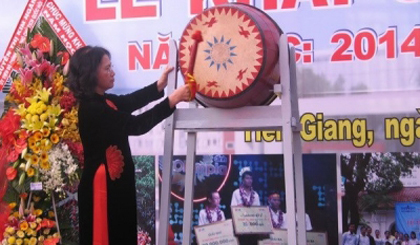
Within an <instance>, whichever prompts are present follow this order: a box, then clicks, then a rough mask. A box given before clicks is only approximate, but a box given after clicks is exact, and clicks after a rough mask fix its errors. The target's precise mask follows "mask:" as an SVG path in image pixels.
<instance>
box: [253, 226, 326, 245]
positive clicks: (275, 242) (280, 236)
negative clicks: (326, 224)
mask: <svg viewBox="0 0 420 245" xmlns="http://www.w3.org/2000/svg"><path fill="white" fill-rule="evenodd" d="M306 244H307V245H328V241H327V233H326V232H306ZM258 245H287V230H277V229H275V230H274V233H273V234H270V239H265V240H262V241H259V242H258Z"/></svg>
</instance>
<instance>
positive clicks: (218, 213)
mask: <svg viewBox="0 0 420 245" xmlns="http://www.w3.org/2000/svg"><path fill="white" fill-rule="evenodd" d="M220 200H221V198H220V194H219V192H217V191H216V190H214V191H209V192H208V193H207V203H206V207H205V208H204V209H201V210H200V213H199V215H198V216H199V218H198V225H207V224H211V223H214V222H217V221H223V220H225V219H226V218H225V214H224V213H223V211H222V210H221V209H220V207H219V206H220Z"/></svg>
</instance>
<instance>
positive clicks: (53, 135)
mask: <svg viewBox="0 0 420 245" xmlns="http://www.w3.org/2000/svg"><path fill="white" fill-rule="evenodd" d="M50 140H51V142H52V143H53V144H57V143H58V141H59V140H60V137H58V135H57V134H56V133H54V134H52V135H51V137H50Z"/></svg>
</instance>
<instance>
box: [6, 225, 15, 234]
mask: <svg viewBox="0 0 420 245" xmlns="http://www.w3.org/2000/svg"><path fill="white" fill-rule="evenodd" d="M5 231H6V232H7V233H9V234H10V235H13V234H15V232H16V230H15V228H14V227H12V226H8V227H7V228H6V230H5Z"/></svg>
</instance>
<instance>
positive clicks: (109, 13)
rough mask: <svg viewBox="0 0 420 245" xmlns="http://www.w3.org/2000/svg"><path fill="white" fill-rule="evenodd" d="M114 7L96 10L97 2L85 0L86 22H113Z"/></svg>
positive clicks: (114, 16) (114, 15)
mask: <svg viewBox="0 0 420 245" xmlns="http://www.w3.org/2000/svg"><path fill="white" fill-rule="evenodd" d="M115 18H116V11H115V7H112V8H98V1H97V0H86V20H87V21H89V20H115Z"/></svg>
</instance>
